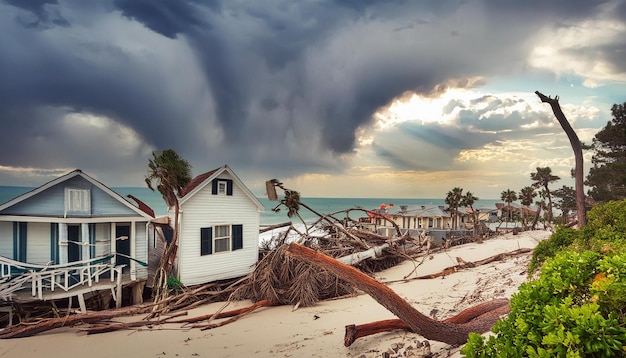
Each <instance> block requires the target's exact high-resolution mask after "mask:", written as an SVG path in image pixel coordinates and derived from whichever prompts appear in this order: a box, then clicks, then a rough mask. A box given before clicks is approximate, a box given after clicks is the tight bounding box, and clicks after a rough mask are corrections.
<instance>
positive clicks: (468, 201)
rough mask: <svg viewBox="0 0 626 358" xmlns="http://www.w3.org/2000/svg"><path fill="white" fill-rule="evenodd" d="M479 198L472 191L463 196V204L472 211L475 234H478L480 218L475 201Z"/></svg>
mask: <svg viewBox="0 0 626 358" xmlns="http://www.w3.org/2000/svg"><path fill="white" fill-rule="evenodd" d="M476 200H478V198H477V197H475V196H474V194H473V193H472V192H471V191H468V192H467V193H465V195H463V197H461V206H465V207H469V208H470V210H471V211H472V225H473V226H474V236H476V229H477V225H476V224H477V222H478V218H477V217H476V212H475V210H474V203H475V202H476Z"/></svg>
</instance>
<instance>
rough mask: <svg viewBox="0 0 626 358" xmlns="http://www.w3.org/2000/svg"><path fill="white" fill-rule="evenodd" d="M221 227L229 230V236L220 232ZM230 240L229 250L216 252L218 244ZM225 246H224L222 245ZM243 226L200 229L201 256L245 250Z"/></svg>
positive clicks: (233, 225) (222, 225) (216, 226)
mask: <svg viewBox="0 0 626 358" xmlns="http://www.w3.org/2000/svg"><path fill="white" fill-rule="evenodd" d="M220 227H225V228H227V231H228V232H227V233H228V235H225V233H223V232H219V234H220V236H218V231H220V229H218V228H220ZM222 240H228V244H227V246H228V250H216V248H217V247H218V245H217V244H218V242H219V241H222ZM220 246H223V244H220ZM243 246H244V245H243V225H242V224H215V225H212V226H207V227H201V228H200V256H206V255H213V254H219V253H224V252H233V251H236V250H241V249H243Z"/></svg>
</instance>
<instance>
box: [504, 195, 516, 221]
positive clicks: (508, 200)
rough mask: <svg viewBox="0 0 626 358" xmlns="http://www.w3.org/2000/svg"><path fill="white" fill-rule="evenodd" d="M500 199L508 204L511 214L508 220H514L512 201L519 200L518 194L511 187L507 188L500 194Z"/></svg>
mask: <svg viewBox="0 0 626 358" xmlns="http://www.w3.org/2000/svg"><path fill="white" fill-rule="evenodd" d="M500 199H501V200H502V201H504V202H505V203H507V204H508V214H509V220H508V221H511V220H512V215H511V203H512V202H514V201H515V200H517V194H516V193H515V192H514V191H513V190H511V189H507V190H505V191H503V192H502V193H501V194H500Z"/></svg>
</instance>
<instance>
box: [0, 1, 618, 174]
mask: <svg viewBox="0 0 626 358" xmlns="http://www.w3.org/2000/svg"><path fill="white" fill-rule="evenodd" d="M553 3H554V4H553ZM599 4H600V3H599V2H595V1H574V2H571V1H563V2H545V1H537V2H533V4H532V5H529V4H527V3H522V2H501V1H487V2H481V1H437V2H406V1H393V2H389V1H349V2H346V1H336V2H323V3H320V2H315V1H298V2H289V1H287V2H280V1H262V2H261V1H259V2H257V1H254V2H234V1H200V0H189V1H184V0H166V1H148V0H110V1H106V2H105V1H102V2H97V3H96V2H93V3H92V2H83V1H78V0H58V1H52V0H49V1H43V0H42V1H20V0H5V2H4V3H2V2H0V78H1V79H2V81H0V126H2V131H0V142H1V143H2V144H1V145H2V148H1V149H2V150H1V153H0V166H3V165H5V166H6V165H8V166H19V165H22V166H39V167H46V166H47V167H57V166H60V165H68V166H86V165H93V166H94V167H96V166H98V164H97V163H106V164H107V165H110V167H111V168H115V166H116V165H117V166H119V165H122V164H121V161H122V160H123V159H121V158H123V156H124V155H123V154H122V153H117V154H116V155H112V154H111V152H108V151H107V149H106V148H107V147H106V145H107V143H108V142H109V141H108V138H107V135H106V134H103V135H100V136H99V138H100V139H98V137H94V138H91V137H89V136H88V134H87V133H84V132H81V133H80V135H81V136H83V137H89V138H90V140H92V141H93V142H94V143H93V148H96V149H94V150H80V149H79V148H66V149H61V148H60V147H59V149H58V151H54V150H48V151H47V152H46V151H45V148H46V145H49V146H51V145H56V146H61V144H62V142H64V141H68V142H71V143H73V144H74V145H76V146H79V145H80V143H81V141H80V140H79V139H76V138H79V137H78V135H79V134H78V133H74V132H73V130H72V127H65V126H64V125H63V120H64V118H65V117H66V115H67V114H71V113H83V114H89V115H95V116H103V117H107V118H109V119H111V120H112V121H114V122H117V123H119V124H120V125H121V126H125V127H128V128H130V129H132V130H134V131H135V132H136V133H138V135H139V136H140V138H141V139H142V140H143V141H145V143H146V145H148V146H152V147H153V148H156V149H165V148H174V149H176V150H177V151H179V152H180V153H181V155H182V156H183V157H185V158H187V159H188V160H189V161H190V162H191V163H192V164H193V165H194V167H195V168H198V170H203V169H210V168H211V167H213V166H217V165H221V164H223V163H228V164H230V165H232V166H234V167H236V168H237V166H239V168H240V167H255V168H259V169H260V170H264V171H266V172H267V173H268V175H269V173H275V174H276V175H287V174H293V173H294V172H296V171H298V170H300V169H302V168H307V169H311V168H315V169H319V170H320V171H326V172H328V171H333V170H341V169H342V168H343V164H344V163H343V161H342V159H340V157H341V156H339V155H341V154H345V153H351V152H352V151H353V149H354V147H355V139H356V137H355V131H356V130H357V129H358V128H360V127H366V126H367V125H369V124H370V123H371V122H372V114H373V113H374V112H375V111H376V110H377V109H378V108H379V107H380V106H383V105H386V104H387V103H388V102H389V101H390V100H392V99H394V98H396V97H398V96H400V95H402V94H403V93H405V91H416V92H419V93H423V94H433V96H434V93H436V92H440V91H441V90H442V88H444V87H445V84H446V83H449V81H450V79H454V78H468V77H474V76H488V75H489V74H491V73H501V72H502V73H506V72H508V71H516V70H519V69H520V68H523V66H526V56H527V54H528V51H529V49H530V48H531V47H532V44H531V43H529V42H526V39H527V38H528V37H529V36H532V35H534V34H535V33H536V32H537V31H538V30H539V29H541V28H543V27H546V26H554V24H555V23H556V21H561V22H563V23H568V22H569V21H573V20H574V19H576V18H578V17H581V16H586V15H585V14H587V15H589V14H592V13H594V12H595V11H596V9H597V6H598V5H599ZM533 7H534V8H533ZM621 9H622V10H621V11H624V10H623V6H622V7H621ZM520 14H522V15H523V16H522V15H520ZM476 24H480V26H475V25H476ZM24 25H27V26H29V27H25V26H24ZM452 33H453V34H455V36H451V35H450V34H452ZM606 46H608V45H606ZM618 48H619V45H618V46H617V47H616V48H615V49H613V50H612V52H611V49H609V51H607V48H603V49H599V50H602V51H603V53H604V56H607V60H608V61H614V62H613V63H614V65H615V66H623V63H625V62H624V61H623V58H622V57H620V56H623V53H622V54H620V53H619V51H618ZM590 50H593V49H590ZM458 86H461V85H460V84H457V87H458ZM483 100H484V101H486V103H487V104H488V105H489V106H491V107H489V108H493V107H497V106H500V105H505V104H504V103H502V102H498V100H497V99H493V98H485V99H483ZM455 106H456V105H455V104H452V103H451V104H450V107H449V108H448V110H450V111H451V110H453V109H454V108H455ZM466 110H467V112H464V115H463V116H462V121H463V124H464V125H465V124H467V125H468V126H470V127H471V128H472V129H473V130H484V131H488V130H504V129H506V128H507V125H508V124H507V122H506V121H505V120H504V119H502V118H496V117H492V118H489V119H487V118H483V119H484V121H482V122H479V121H477V120H475V119H477V118H480V113H476V112H473V110H472V109H466ZM474 116H476V117H474ZM516 121H520V123H528V121H530V119H524V118H522V116H521V114H520V116H519V118H516ZM518 124H519V123H518ZM413 129H415V128H413ZM421 129H426V132H424V133H426V134H423V133H419V130H415V131H414V132H412V131H411V128H407V133H409V134H411V135H413V136H417V137H420V136H421V137H420V138H421V139H422V140H424V141H427V142H428V143H429V144H431V145H435V140H442V141H444V142H445V143H446V145H448V143H450V145H451V146H452V148H455V149H458V148H459V147H464V146H470V147H471V146H472V145H475V144H472V143H468V144H463V141H464V140H465V141H467V140H468V139H467V138H464V137H463V136H461V135H456V134H445V135H444V133H443V131H440V132H437V131H434V130H433V128H420V130H421ZM428 129H431V131H430V132H429V131H428ZM446 136H447V137H446ZM68 138H72V140H68ZM98 140H101V141H102V142H101V143H95V142H97V141H98ZM110 142H111V143H117V142H115V141H110ZM44 143H45V144H46V145H44ZM111 146H113V144H111ZM109 150H110V151H116V150H117V149H116V148H114V147H111V148H109ZM137 150H140V149H137ZM42 151H43V152H42ZM80 153H82V155H79V154H80ZM396 153H398V152H396ZM87 154H88V155H87ZM131 154H132V153H131ZM142 155H143V154H142V153H137V154H134V156H136V157H138V158H140V159H135V160H134V161H133V162H132V164H134V165H140V166H143V165H145V162H146V160H147V158H145V157H142ZM129 156H131V155H130V154H129ZM61 157H62V159H61ZM111 158H113V159H111ZM116 161H118V162H117V164H116V163H115V162H116ZM399 161H400V160H399ZM93 163H96V164H93ZM132 164H131V163H130V162H128V163H127V164H126V165H128V166H129V167H130V166H132ZM405 165H407V163H405Z"/></svg>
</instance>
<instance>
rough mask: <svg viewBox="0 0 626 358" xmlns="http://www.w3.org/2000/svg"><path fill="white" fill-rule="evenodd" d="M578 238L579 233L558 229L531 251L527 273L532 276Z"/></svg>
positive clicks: (569, 229)
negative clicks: (547, 260) (550, 258)
mask: <svg viewBox="0 0 626 358" xmlns="http://www.w3.org/2000/svg"><path fill="white" fill-rule="evenodd" d="M579 236H580V232H579V231H577V230H574V229H571V228H564V227H558V228H557V230H556V232H554V234H552V236H551V237H550V238H549V239H547V240H543V241H541V242H539V243H538V244H537V246H536V247H535V249H534V250H533V255H532V257H531V259H530V264H529V265H528V273H529V274H532V273H533V272H535V271H536V270H537V269H539V268H540V267H541V265H542V264H543V263H544V262H545V261H546V259H547V258H549V257H554V255H556V254H557V253H558V252H561V251H563V250H564V249H566V248H568V247H570V245H572V243H574V241H576V240H577V239H578V238H579Z"/></svg>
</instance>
